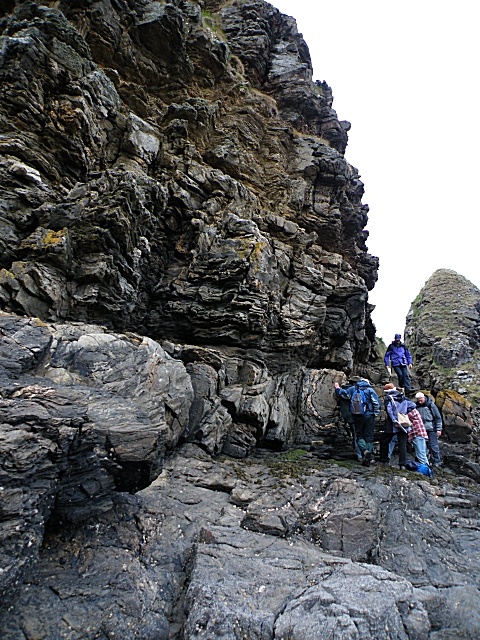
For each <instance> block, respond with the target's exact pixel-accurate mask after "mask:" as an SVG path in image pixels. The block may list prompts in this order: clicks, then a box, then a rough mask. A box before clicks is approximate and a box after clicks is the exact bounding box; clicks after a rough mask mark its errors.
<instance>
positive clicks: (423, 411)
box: [415, 391, 442, 467]
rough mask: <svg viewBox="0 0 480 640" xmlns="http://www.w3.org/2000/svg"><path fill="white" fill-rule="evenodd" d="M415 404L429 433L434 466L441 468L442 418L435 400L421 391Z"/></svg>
mask: <svg viewBox="0 0 480 640" xmlns="http://www.w3.org/2000/svg"><path fill="white" fill-rule="evenodd" d="M415 403H416V405H417V410H418V412H419V414H420V415H421V416H422V420H423V424H424V425H425V429H426V431H427V435H428V446H429V448H430V451H431V452H432V458H433V465H434V466H436V467H439V466H441V464H442V457H441V455H440V445H439V444H438V438H439V437H440V436H441V435H442V416H441V414H440V411H439V410H438V407H437V405H436V404H435V402H434V401H433V399H432V398H430V397H428V396H426V395H425V394H424V393H422V392H421V391H419V392H418V393H416V394H415Z"/></svg>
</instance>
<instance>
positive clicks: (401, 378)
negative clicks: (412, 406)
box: [384, 333, 412, 393]
mask: <svg viewBox="0 0 480 640" xmlns="http://www.w3.org/2000/svg"><path fill="white" fill-rule="evenodd" d="M384 362H385V366H386V367H387V371H388V374H389V376H391V375H392V367H393V369H394V371H395V373H396V374H397V378H398V386H399V387H402V388H403V389H405V391H406V393H408V392H409V391H411V389H412V384H411V382H410V372H409V369H411V368H412V356H411V354H410V351H409V350H408V349H407V347H406V346H405V344H404V343H403V342H402V336H401V335H400V334H399V333H396V334H395V339H394V340H393V341H392V342H391V343H390V344H389V345H388V347H387V350H386V352H385V357H384Z"/></svg>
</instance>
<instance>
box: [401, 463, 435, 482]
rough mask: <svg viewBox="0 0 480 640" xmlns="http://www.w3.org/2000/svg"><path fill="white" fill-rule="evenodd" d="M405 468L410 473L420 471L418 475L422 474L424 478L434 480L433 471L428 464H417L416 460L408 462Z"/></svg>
mask: <svg viewBox="0 0 480 640" xmlns="http://www.w3.org/2000/svg"><path fill="white" fill-rule="evenodd" d="M405 466H406V467H407V469H408V470H409V471H418V473H422V474H423V475H424V476H428V477H429V478H433V471H432V469H431V468H430V467H429V466H428V464H422V463H421V462H416V461H415V460H407V462H406V463H405Z"/></svg>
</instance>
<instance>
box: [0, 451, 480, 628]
mask: <svg viewBox="0 0 480 640" xmlns="http://www.w3.org/2000/svg"><path fill="white" fill-rule="evenodd" d="M479 501H480V491H479V489H478V485H476V484H472V483H471V482H469V481H467V480H465V481H461V482H459V481H458V478H457V477H456V476H454V475H453V474H452V473H451V472H448V471H447V470H443V471H440V472H438V473H437V475H436V477H435V478H434V479H431V480H430V479H426V478H425V477H424V476H421V475H420V474H416V473H412V472H400V471H399V470H398V469H396V468H395V467H385V466H380V465H374V466H372V467H370V468H365V467H362V466H360V465H357V463H355V462H343V463H340V462H336V463H335V462H334V461H332V460H329V461H321V460H319V459H318V457H317V456H316V455H315V451H312V452H305V451H301V450H292V451H290V452H288V453H278V454H272V453H271V452H269V453H268V452H264V453H263V454H262V453H261V452H259V453H258V455H256V456H254V457H253V458H251V459H247V460H232V459H227V458H225V459H224V458H220V459H212V458H211V457H210V456H208V455H207V454H205V453H204V452H202V451H201V450H200V449H199V448H198V447H196V446H195V445H185V446H184V447H182V448H181V449H180V450H179V451H178V452H177V453H175V454H174V455H173V456H172V457H170V458H169V459H168V460H167V461H166V464H165V468H164V470H163V472H162V473H161V475H160V476H159V477H158V479H157V480H155V481H154V482H153V483H152V484H151V486H149V487H148V488H146V489H144V490H142V491H140V492H139V493H138V494H136V495H135V496H133V495H128V494H118V495H117V496H116V498H115V500H114V506H113V509H112V510H111V511H110V512H109V513H108V514H106V515H105V516H103V517H102V518H101V519H99V518H92V519H90V520H89V521H88V522H86V523H82V526H81V527H68V528H66V529H64V530H61V531H59V530H58V529H55V528H51V529H47V533H46V536H45V540H44V542H43V544H42V548H41V550H40V555H39V559H38V562H37V563H36V564H35V566H34V568H33V569H32V571H31V573H30V574H29V575H28V577H26V578H25V579H24V580H23V581H22V583H21V584H20V585H19V589H18V592H17V594H16V595H15V598H14V599H13V600H11V601H10V602H9V603H8V606H7V607H6V608H5V609H4V610H3V614H2V616H1V625H2V629H3V630H4V632H3V636H2V637H4V638H6V639H9V640H13V639H15V640H16V639H20V638H21V639H22V640H23V639H24V638H29V639H30V638H70V639H72V640H73V639H77V638H78V639H82V640H83V639H86V638H115V637H122V638H142V639H145V638H165V639H167V638H179V639H180V638H184V639H187V638H205V639H206V638H232V639H233V638H259V639H260V638H261V639H272V640H273V638H282V639H284V640H287V638H288V639H297V640H304V639H305V638H313V637H315V638H365V639H367V638H379V639H382V638H385V639H387V638H388V639H392V638H411V639H421V638H425V639H426V638H430V639H435V640H440V639H445V640H446V639H447V638H448V639H451V638H469V639H473V638H475V637H477V636H478V634H479V633H480V615H479V611H480V598H479V591H478V587H479V582H478V576H479V575H480V571H479V570H480V561H479V557H478V548H479V543H480V526H479V525H480V522H479V510H478V505H479Z"/></svg>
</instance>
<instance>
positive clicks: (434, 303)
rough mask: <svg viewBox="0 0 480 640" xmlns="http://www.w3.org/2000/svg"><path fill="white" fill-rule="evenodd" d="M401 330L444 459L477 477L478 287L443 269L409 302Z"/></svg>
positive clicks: (479, 437)
mask: <svg viewBox="0 0 480 640" xmlns="http://www.w3.org/2000/svg"><path fill="white" fill-rule="evenodd" d="M405 336H406V339H407V341H408V345H409V347H410V349H411V351H412V355H413V357H414V362H415V372H416V377H417V383H418V384H419V386H420V387H422V388H423V389H424V390H426V391H428V392H429V393H431V395H432V396H433V397H434V398H435V401H436V404H437V405H438V407H439V408H440V409H441V412H442V416H443V422H444V431H443V434H442V442H443V448H444V450H445V452H446V454H447V456H448V462H449V465H450V466H451V467H453V468H455V469H457V470H459V471H461V472H462V473H463V472H464V473H467V475H471V476H472V477H475V478H477V479H479V478H480V475H479V472H480V465H479V462H480V458H479V444H480V430H479V425H480V421H479V418H480V364H479V361H480V359H479V355H480V290H479V289H478V288H477V287H476V286H475V285H473V284H472V283H471V282H469V281H468V280H467V279H466V278H464V277H463V276H461V275H459V274H458V273H456V272H455V271H451V270H449V269H439V270H438V271H435V273H434V274H433V275H432V276H431V277H430V278H429V280H428V281H427V282H426V283H425V286H424V287H423V288H422V290H421V291H420V293H419V295H418V296H417V298H416V299H415V300H414V302H413V303H412V306H411V309H410V311H409V314H408V316H407V324H406V329H405Z"/></svg>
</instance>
